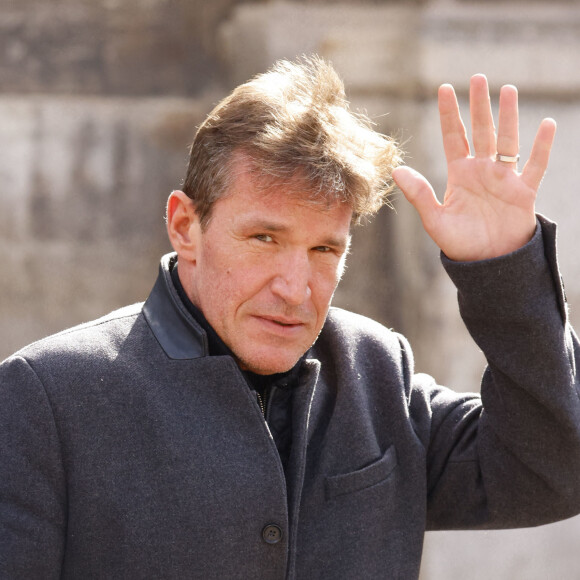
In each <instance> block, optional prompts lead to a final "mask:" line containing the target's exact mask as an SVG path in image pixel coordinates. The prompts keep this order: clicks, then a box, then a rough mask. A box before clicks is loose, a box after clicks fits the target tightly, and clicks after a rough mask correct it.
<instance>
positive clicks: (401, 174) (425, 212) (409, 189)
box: [393, 166, 441, 223]
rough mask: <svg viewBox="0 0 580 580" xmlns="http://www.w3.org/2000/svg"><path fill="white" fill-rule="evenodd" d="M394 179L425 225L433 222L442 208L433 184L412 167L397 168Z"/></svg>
mask: <svg viewBox="0 0 580 580" xmlns="http://www.w3.org/2000/svg"><path fill="white" fill-rule="evenodd" d="M393 179H394V180H395V183H396V184H397V185H398V187H399V189H400V190H401V191H402V192H403V194H404V195H405V197H406V198H407V200H408V201H409V202H410V203H411V204H412V205H413V206H414V207H415V209H416V210H417V212H418V213H419V215H420V216H421V219H422V220H423V223H429V222H431V218H432V216H433V214H434V212H436V211H437V209H438V208H439V207H440V205H441V204H440V203H439V201H438V200H437V197H436V195H435V192H434V191H433V188H432V187H431V184H430V183H429V182H428V181H427V179H425V177H423V176H422V175H421V174H420V173H419V172H418V171H415V169H412V168H411V167H407V166H402V167H397V168H396V169H395V170H394V171H393Z"/></svg>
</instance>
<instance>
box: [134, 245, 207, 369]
mask: <svg viewBox="0 0 580 580" xmlns="http://www.w3.org/2000/svg"><path fill="white" fill-rule="evenodd" d="M176 262H177V254H175V253H170V254H166V255H165V256H163V257H162V258H161V263H160V265H159V276H158V277H157V281H156V282H155V286H153V290H152V291H151V294H150V295H149V298H147V301H146V302H145V304H144V305H143V314H144V316H145V319H146V320H147V323H148V324H149V326H150V328H151V330H152V331H153V334H154V335H155V338H156V339H157V341H158V342H159V344H160V345H161V348H163V350H164V351H165V353H166V354H167V356H168V357H169V358H171V359H177V360H186V359H194V358H200V357H203V356H208V343H207V335H206V333H205V331H204V330H203V329H202V328H201V326H200V325H199V324H198V323H197V322H196V321H195V319H194V318H193V317H192V316H191V314H190V313H189V312H188V311H187V308H186V307H185V306H184V305H183V303H182V302H181V300H180V298H179V295H178V293H177V290H176V289H175V286H174V285H173V281H172V280H171V269H172V268H173V267H174V266H175V263H176Z"/></svg>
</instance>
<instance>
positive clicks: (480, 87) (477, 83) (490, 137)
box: [469, 75, 496, 157]
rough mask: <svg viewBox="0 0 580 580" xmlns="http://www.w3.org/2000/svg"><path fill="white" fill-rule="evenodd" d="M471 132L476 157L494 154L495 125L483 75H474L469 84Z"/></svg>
mask: <svg viewBox="0 0 580 580" xmlns="http://www.w3.org/2000/svg"><path fill="white" fill-rule="evenodd" d="M469 109H470V112H471V134H472V139H473V149H474V150H475V156H476V157H491V156H495V153H496V144H495V127H494V125H493V115H492V112H491V101H490V98H489V88H488V86H487V79H486V78H485V76H484V75H474V76H472V77H471V82H470V84H469Z"/></svg>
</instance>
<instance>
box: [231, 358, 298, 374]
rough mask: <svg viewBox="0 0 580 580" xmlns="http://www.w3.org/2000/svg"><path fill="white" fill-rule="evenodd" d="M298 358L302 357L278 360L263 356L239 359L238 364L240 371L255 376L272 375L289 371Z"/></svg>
mask: <svg viewBox="0 0 580 580" xmlns="http://www.w3.org/2000/svg"><path fill="white" fill-rule="evenodd" d="M300 356H302V355H297V356H296V358H291V359H289V358H288V357H287V356H284V357H279V358H273V357H263V356H254V357H247V358H241V357H240V358H239V359H238V364H239V366H240V368H241V369H242V370H244V371H250V372H252V373H255V374H257V375H274V374H277V373H285V372H286V371H289V370H290V369H291V368H292V367H293V366H294V365H295V364H296V363H297V362H298V360H299V359H300Z"/></svg>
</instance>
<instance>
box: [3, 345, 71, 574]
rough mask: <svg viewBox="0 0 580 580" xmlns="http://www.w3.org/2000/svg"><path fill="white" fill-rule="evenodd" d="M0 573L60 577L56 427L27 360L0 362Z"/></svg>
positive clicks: (62, 495) (62, 501)
mask: <svg viewBox="0 0 580 580" xmlns="http://www.w3.org/2000/svg"><path fill="white" fill-rule="evenodd" d="M0 472H1V477H0V577H1V578H3V579H5V580H16V579H22V578H27V579H30V580H36V579H38V580H41V579H42V580H47V579H52V578H55V579H56V578H60V570H61V562H62V558H63V553H64V537H65V510H66V491H65V483H64V472H63V468H62V459H61V452H60V446H59V441H58V435H57V430H56V425H55V421H54V417H53V413H52V410H51V407H50V404H49V401H48V398H47V395H46V392H45V390H44V388H43V386H42V384H41V382H40V381H39V379H38V377H37V376H36V374H35V373H34V372H33V370H32V369H31V368H30V366H29V365H28V364H27V362H26V361H25V360H24V359H23V358H20V357H18V356H14V357H12V358H10V359H8V360H7V361H5V362H4V363H2V365H0Z"/></svg>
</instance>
